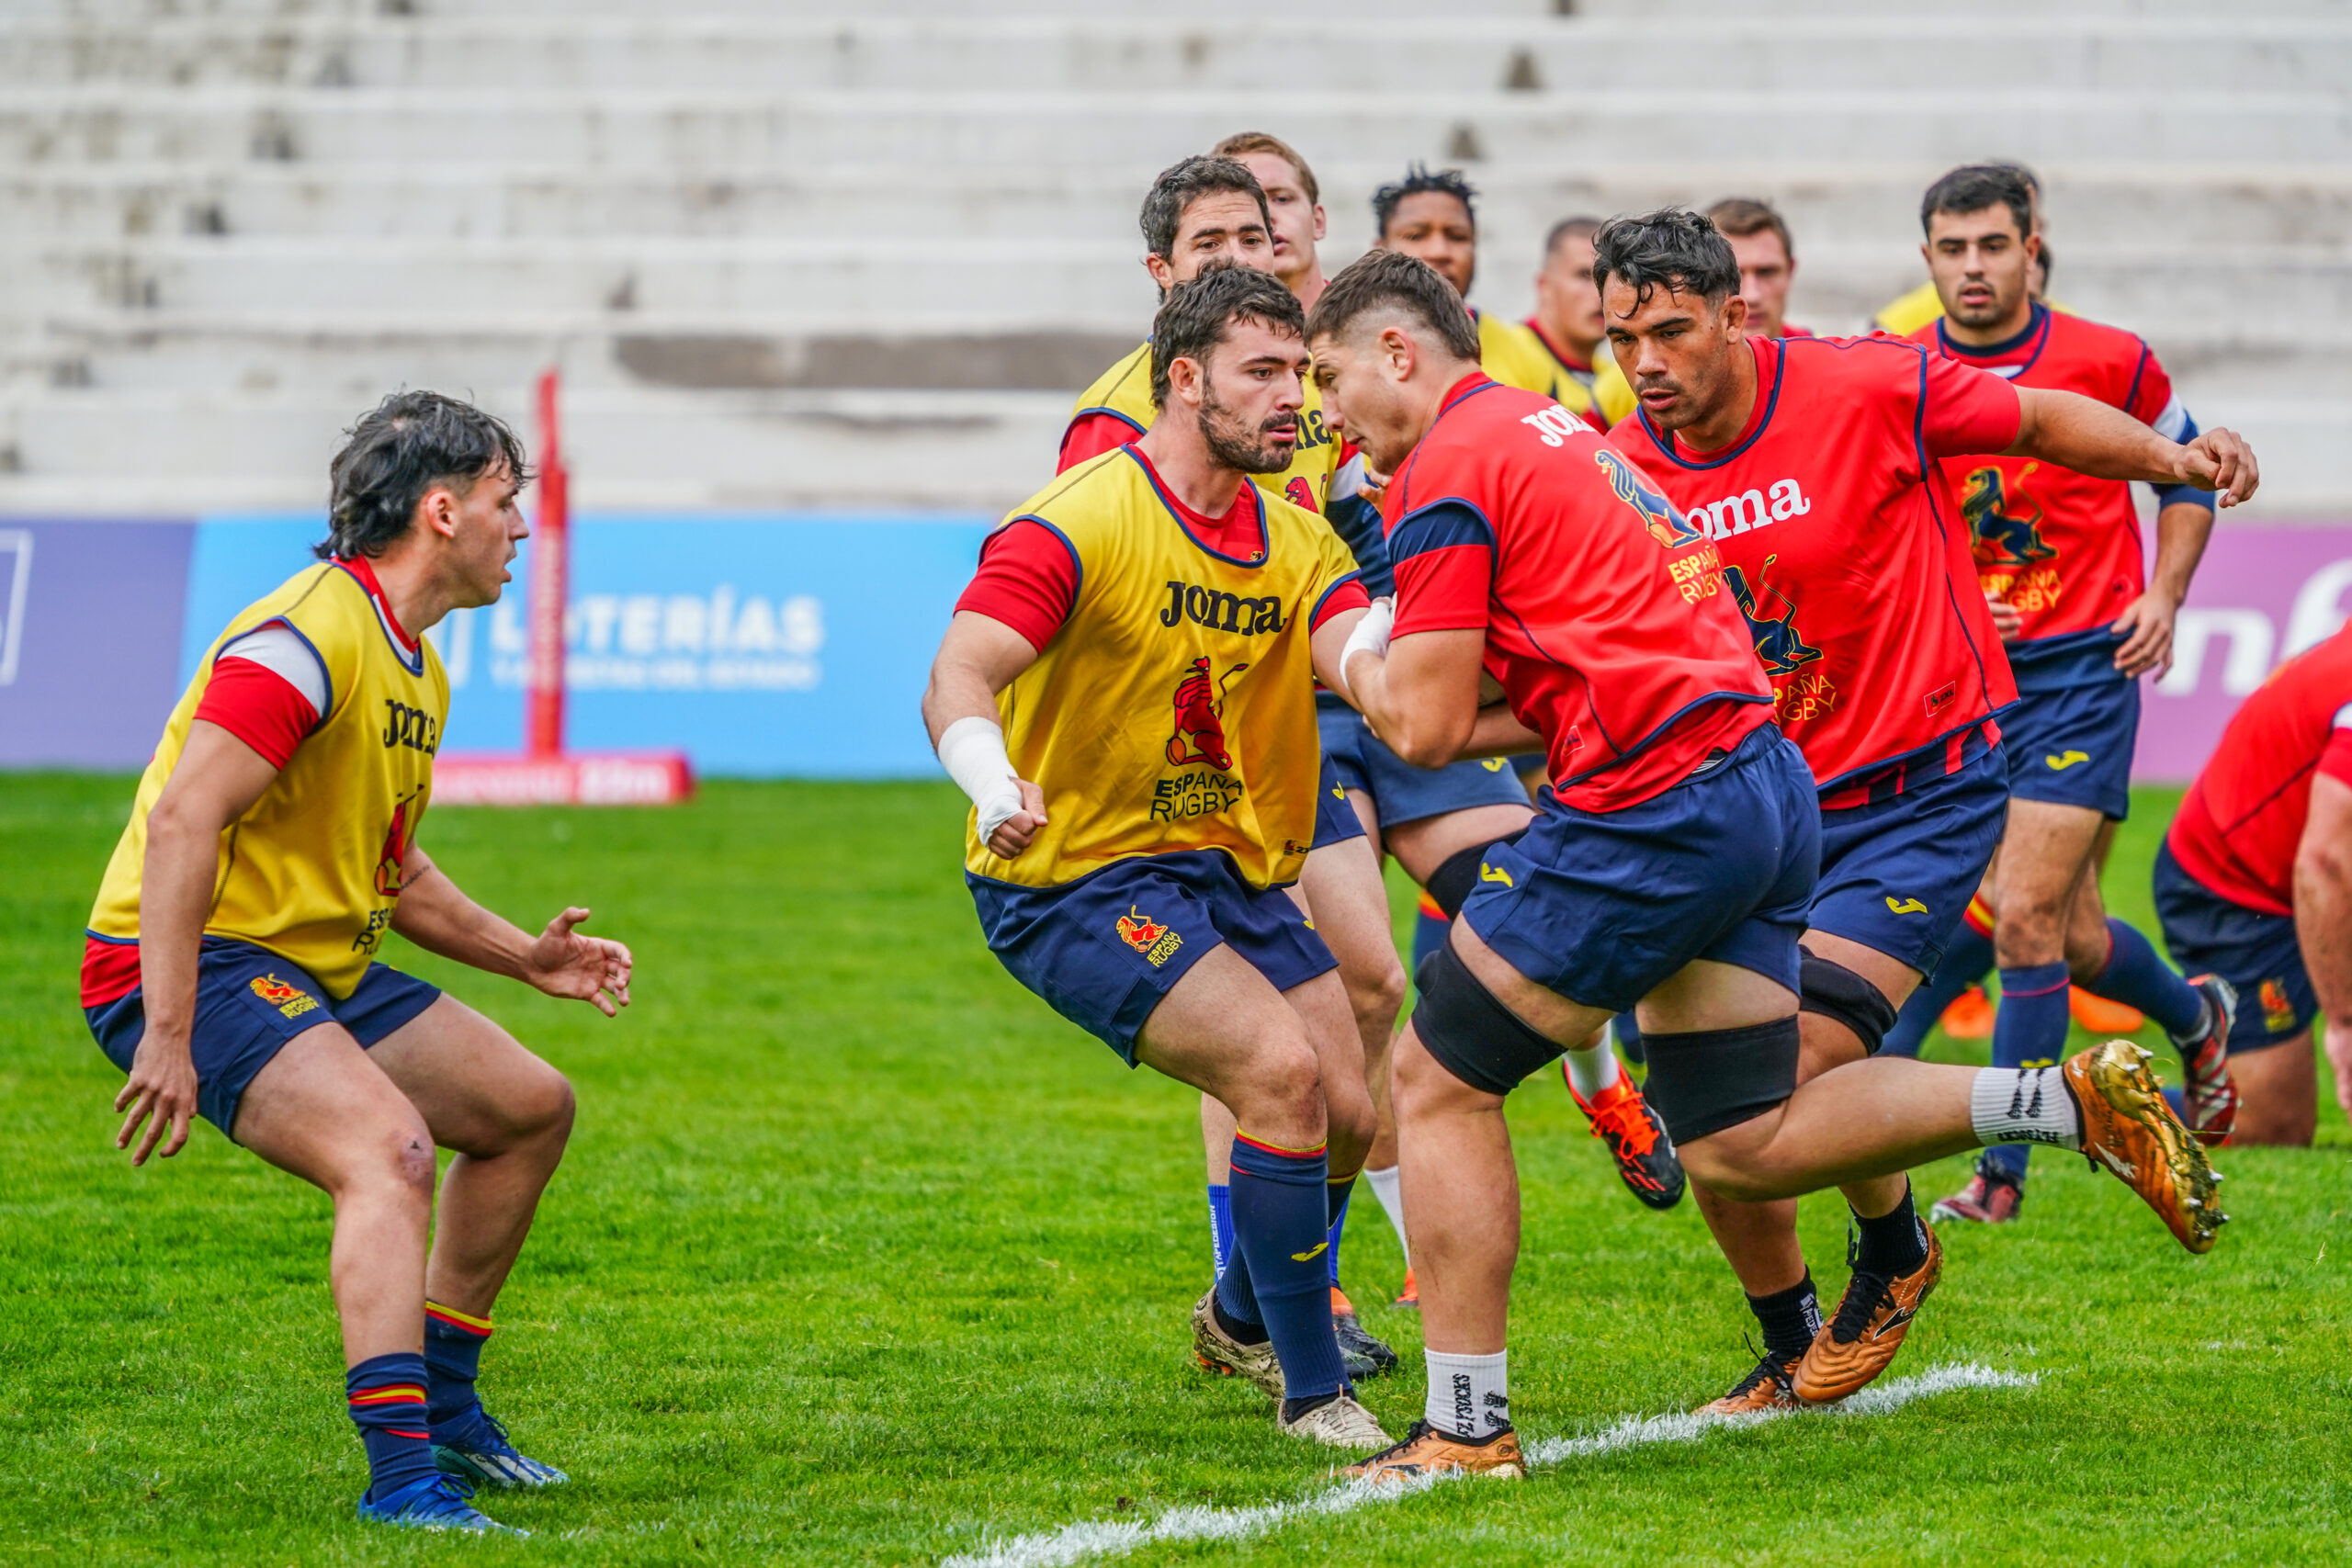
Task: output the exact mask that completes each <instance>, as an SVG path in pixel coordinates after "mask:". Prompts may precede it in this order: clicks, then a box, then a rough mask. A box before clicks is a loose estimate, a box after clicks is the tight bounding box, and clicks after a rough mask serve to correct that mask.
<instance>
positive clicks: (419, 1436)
mask: <svg viewBox="0 0 2352 1568" xmlns="http://www.w3.org/2000/svg"><path fill="white" fill-rule="evenodd" d="M384 1430H385V1431H387V1432H390V1434H391V1435H392V1436H393V1437H395V1438H415V1439H416V1440H417V1441H418V1442H420V1443H429V1442H431V1441H432V1440H433V1434H432V1433H430V1432H403V1431H401V1429H400V1428H399V1427H385V1428H384Z"/></svg>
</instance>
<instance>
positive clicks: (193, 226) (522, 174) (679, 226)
mask: <svg viewBox="0 0 2352 1568" xmlns="http://www.w3.org/2000/svg"><path fill="white" fill-rule="evenodd" d="M1301 151H1302V152H1304V153H1305V154H1306V156H1307V158H1308V159H1309V160H1310V161H1311V162H1313V163H1315V164H1316V172H1317V175H1318V177H1319V178H1320V180H1321V182H1322V186H1323V197H1324V205H1325V207H1326V209H1327V210H1328V211H1329V215H1330V220H1331V237H1330V243H1331V246H1332V249H1333V253H1334V254H1345V253H1346V252H1348V251H1351V250H1352V249H1354V248H1357V247H1360V246H1362V245H1363V244H1364V243H1367V242H1368V241H1369V239H1370V233H1371V223H1370V218H1369V214H1368V211H1367V206H1366V204H1367V202H1368V201H1369V199H1370V196H1371V193H1372V191H1373V189H1374V187H1375V186H1378V185H1379V184H1381V183H1382V182H1383V181H1385V180H1389V179H1394V178H1396V177H1397V175H1398V174H1399V173H1400V172H1401V170H1402V167H1403V165H1402V164H1401V163H1385V164H1373V163H1367V162H1364V161H1363V160H1361V159H1358V158H1352V157H1351V158H1348V159H1345V160H1341V159H1329V160H1326V159H1322V158H1319V157H1318V156H1317V149H1316V148H1314V147H1311V146H1308V147H1303V148H1302V149H1301ZM1160 166H1161V165H1160V164H1159V163H1156V162H1152V161H1148V160H1147V161H1140V162H1133V163H1127V164H1114V165H1106V166H1104V167H1102V168H1096V169H1084V170H1063V169H1055V168H1039V167H1035V166H1015V167H1011V168H1002V169H993V170H989V171H986V172H985V173H971V172H966V171H943V170H941V169H938V168H936V167H933V166H928V165H923V164H875V163H865V162H860V163H852V164H838V165H830V166H827V167H824V168H797V167H796V168H783V169H779V168H774V167H770V166H766V165H763V164H739V165H716V166H710V167H705V168H699V169H696V170H694V171H693V172H692V173H690V174H684V175H681V174H673V173H660V172H654V171H647V170H617V169H598V168H593V167H575V166H571V165H566V164H538V165H526V164H513V165H504V166H500V165H490V166H484V165H482V164H479V163H473V164H468V163H452V164H420V165H413V166H405V167H399V168H385V167H360V168H352V167H334V168H323V167H317V166H306V165H302V164H290V165H289V164H253V163H240V164H231V165H226V166H221V165H209V164H197V165H183V164H172V163H154V164H100V165H88V164H76V165H51V166H48V167H43V168H17V169H14V170H9V171H6V172H0V234H6V233H15V234H19V235H35V234H38V235H40V236H43V237H46V238H48V239H51V240H53V241H91V240H113V239H118V238H130V237H139V236H149V235H153V236H158V237H161V236H166V235H173V234H183V233H185V234H196V235H224V234H225V235H235V236H245V235H255V234H261V235H339V236H343V237H345V238H347V239H350V240H354V241H360V240H382V239H426V238H430V239H444V238H449V239H497V238H510V239H512V238H525V237H539V238H546V239H555V238H562V237H572V236H583V235H600V234H612V233H622V234H644V235H680V236H690V235H737V234H762V233H767V234H790V235H799V236H815V235H826V234H837V235H850V234H854V235H859V236H864V237H867V238H871V239H873V240H876V241H877V242H879V241H894V240H911V239H929V240H933V241H934V242H936V243H938V244H939V245H940V246H941V247H942V254H943V258H944V261H945V263H946V264H947V265H954V264H955V262H956V259H957V256H958V254H959V253H958V251H957V249H956V247H958V246H959V245H962V244H965V243H973V242H978V241H992V240H1019V241H1022V242H1023V243H1029V244H1036V243H1041V242H1043V243H1061V242H1064V241H1070V240H1085V241H1117V242H1119V243H1124V244H1125V245H1127V246H1128V247H1129V249H1130V252H1131V253H1136V254H1139V253H1140V250H1141V244H1140V242H1139V240H1138V239H1137V237H1136V207H1137V204H1138V203H1139V201H1140V200H1141V197H1142V193H1143V191H1144V190H1145V188H1146V187H1147V186H1148V184H1149V182H1150V180H1151V177H1152V175H1154V174H1155V173H1157V172H1158V170H1159V167H1160ZM1948 166H1949V164H1948V163H1946V162H1916V163H1905V164H1862V163H1847V162H1826V163H1820V164H1804V163H1798V162H1793V161H1790V162H1775V163H1770V164H1761V163H1743V162H1739V161H1736V160H1730V161H1707V162H1702V163H1697V164H1667V163H1654V162H1648V161H1640V162H1634V161H1620V162H1616V163H1612V164H1610V165H1608V166H1607V167H1605V168H1575V169H1560V168H1556V167H1546V166H1540V165H1539V166H1523V165H1507V166H1499V167H1498V166H1496V165H1493V164H1478V165H1475V166H1473V167H1472V170H1471V177H1472V179H1473V181H1474V183H1475V184H1476V186H1477V187H1478V192H1479V210H1480V214H1481V220H1482V222H1483V224H1484V226H1485V227H1486V229H1487V231H1488V233H1489V236H1490V238H1491V237H1492V236H1494V235H1498V234H1501V233H1506V232H1517V233H1526V232H1531V231H1532V232H1534V233H1537V234H1539V235H1540V234H1541V233H1542V231H1544V229H1545V228H1546V227H1547V226H1548V225H1549V224H1550V223H1551V222H1552V221H1553V220H1555V219H1556V218H1558V217H1560V216H1562V215H1564V214H1566V213H1570V212H1591V213H1597V214H1601V215H1607V214H1610V213H1615V212H1629V211H1639V210H1644V209H1648V208H1650V207H1654V206H1657V205H1659V204H1661V203H1664V202H1668V201H1682V202H1691V203H1698V204H1704V203H1706V202H1709V201H1712V200H1713V199H1714V198H1715V197H1720V196H1723V195H1724V194H1726V193H1729V192H1734V191H1738V192H1745V193H1750V194H1756V195H1761V196H1765V197H1770V199H1772V200H1773V201H1774V202H1775V203H1776V204H1777V205H1778V206H1779V207H1780V209H1781V212H1782V213H1783V214H1784V215H1786V217H1787V218H1788V220H1789V222H1790V224H1791V226H1792V228H1793V229H1794V231H1795V232H1796V235H1797V243H1798V247H1799V250H1800V252H1801V253H1806V254H1809V252H1810V250H1811V247H1812V245H1813V244H1814V243H1817V242H1819V241H1822V240H1826V239H1836V240H1839V241H1845V242H1852V243H1860V242H1862V241H1865V240H1868V241H1872V242H1876V243H1885V244H1887V245H1889V246H1891V247H1894V248H1898V249H1905V250H1907V249H1908V248H1910V247H1911V246H1913V245H1916V243H1917V233H1918V229H1917V218H1916V216H1915V214H1916V213H1917V209H1918V200H1919V195H1920V193H1921V192H1922V191H1923V190H1924V189H1925V188H1926V186H1928V182H1929V181H1931V180H1932V179H1934V178H1935V176H1936V175H1939V174H1940V173H1941V172H1942V171H1943V169H1944V168H1946V167H1948ZM2039 172H2040V173H2041V178H2042V180H2043V184H2044V187H2045V189H2046V190H2047V191H2048V193H2049V202H2048V206H2049V219H2050V224H2051V231H2052V239H2053V242H2054V243H2055V244H2056V245H2057V247H2058V248H2059V249H2060V250H2061V251H2062V253H2063V251H2064V249H2065V248H2066V247H2067V245H2068V243H2069V239H2070V237H2072V236H2075V235H2081V236H2084V237H2086V238H2087V237H2092V236H2096V237H2097V238H2098V239H2099V240H2100V241H2101V242H2102V243H2109V244H2117V245H2120V244H2124V243H2144V244H2147V245H2149V246H2151V247H2161V248H2165V249H2173V248H2177V247H2179V246H2181V245H2182V244H2184V243H2191V242H2190V240H2189V239H2188V238H2187V237H2195V236H2204V235H2213V236H2217V237H2224V238H2226V239H2227V240H2228V241H2229V243H2231V244H2233V245H2236V246H2246V245H2257V244H2313V243H2335V244H2342V243H2352V168H2346V167H2344V166H2334V167H2322V166H2316V165H2312V164H2217V163H2188V164H2183V163H2163V164H2137V163H2123V164H2118V163H2089V162H2084V163H2073V162H2068V163H2055V164H2051V163H2045V164H2041V165H2040V171H2039ZM1499 248H1500V247H1499V245H1498V246H1497V249H1498V250H1499ZM1489 265H1490V267H1491V266H1493V265H1497V263H1496V262H1495V261H1494V260H1490V262H1489ZM1500 265H1505V266H1507V267H1508V268H1509V269H1510V270H1513V271H1516V270H1519V269H1520V268H1521V265H1527V266H1532V258H1521V257H1518V256H1515V255H1514V256H1512V257H1511V258H1510V260H1508V261H1507V262H1502V263H1501V264H1500Z"/></svg>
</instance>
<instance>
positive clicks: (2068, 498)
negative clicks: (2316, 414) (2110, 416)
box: [1912, 305, 2188, 685]
mask: <svg viewBox="0 0 2352 1568" xmlns="http://www.w3.org/2000/svg"><path fill="white" fill-rule="evenodd" d="M1945 326H1946V323H1945V322H1944V321H1941V320H1940V319H1939V320H1937V321H1930V322H1928V324H1927V325H1926V326H1924V327H1921V328H1920V329H1919V330H1918V331H1917V332H1916V333H1913V334H1912V341H1913V342H1915V343H1919V344H1926V345H1927V346H1928V348H1929V349H1930V350H1931V351H1933V352H1938V353H1940V354H1942V355H1945V356H1947V357H1949V358H1951V359H1956V360H1959V361H1960V362H1962V364H1966V365H1973V366H1975V367H1977V368H1978V369H1981V370H1989V371H1991V372H1993V373H1994V374H1995V375H1996V376H1999V377H2001V378H2003V379H2004V380H2006V381H2007V382H2008V383H2009V384H2010V385H2011V386H2016V387H2038V388H2045V389H2051V390H2054V391H2064V392H2079V393H2081V394H2082V395H2083V396H2084V397H2086V398H2093V399H2096V400H2098V401H2099V402H2102V403H2105V404H2107V405H2108V406H2109V408H2117V409H2121V410H2122V411H2123V412H2125V413H2128V414H2130V415H2131V417H2132V418H2134V419H2136V420H2138V421H2139V422H2140V423H2143V424H2148V425H2154V426H2155V427H2156V428H2157V429H2158V430H2161V431H2163V432H2164V433H2165V434H2166V435H2167V436H2170V437H2173V438H2176V439H2177V438H2178V436H2179V434H2181V433H2182V432H2183V431H2184V430H2186V429H2187V428H2188V412H2187V411H2186V410H2184V409H2182V408H2181V406H2180V402H2179V400H2178V399H2177V398H2175V397H2174V396H2173V390H2172V378H2171V377H2169V376H2167V375H2165V367H2163V365H2161V364H2159V363H2158V362H2157V360H2156V356H2155V355H2154V354H2152V353H2150V352H2149V349H2148V345H2147V344H2144V343H2143V342H2141V341H2140V340H2139V338H2137V337H2135V336H2133V335H2132V334H2131V333H2127V332H2124V331H2122V330H2121V329H2120V328H2118V327H2108V326H2101V325H2100V324H2099V323H2098V322H2097V321H2085V320H2084V319H2083V318H2082V317H2080V316H2070V315H2064V314H2061V313H2060V312H2058V311H2056V310H2051V309H2050V308H2049V307H2048V306H2046V305H2036V306H2034V307H2033V315H2032V319H2031V321H2030V322H2029V324H2028V325H2027V327H2026V330H2025V331H2024V332H2022V333H2018V335H2017V336H2016V337H2014V338H2011V339H2009V340H2008V341H2007V343H1998V344H1988V345H1986V346H1985V347H1982V348H1978V347H1973V346H1971V345H1970V344H1962V343H1954V342H1953V341H1952V339H1951V334H1950V333H1947V332H1946V331H1945ZM1944 477H1945V478H1946V479H1948V480H1950V481H1951V489H1952V493H1953V494H1954V495H1955V496H1957V497H1959V498H1960V513H1961V516H1962V519H1963V520H1964V521H1965V522H1966V523H1967V525H1968V530H1969V536H1970V538H1971V540H1972V541H1973V545H1974V548H1975V558H1976V572H1977V577H1978V580H1979V581H1980V582H1981V584H1982V585H1983V587H1984V590H1985V592H1987V593H1992V594H1995V595H1996V596H1998V597H2000V598H2002V599H2006V600H2007V602H2008V603H2009V604H2011V605H2013V606H2015V607H2016V609H2017V611H2018V615H2020V616H2022V617H2023V620H2024V625H2023V626H2022V628H2021V629H2020V630H2019V632H2018V641H2017V643H2015V644H2012V645H2011V647H2010V649H2009V651H2010V656H2011V658H2012V659H2014V660H2016V661H2017V663H2018V682H2019V684H2020V685H2028V684H2030V682H2029V680H2028V677H2027V670H2028V668H2029V667H2030V666H2031V665H2033V664H2034V663H2036V662H2037V661H2038V660H2037V659H2036V655H2035V652H2034V650H2032V649H2029V648H2028V647H2026V646H2024V645H2027V644H2030V643H2034V642H2038V641H2041V639H2043V638H2047V637H2065V636H2069V635H2073V634H2080V633H2086V632H2098V633H2101V634H2104V633H2105V632H2106V630H2107V627H2108V626H2109V624H2110V623H2112V622H2113V621H2114V619H2115V618H2116V616H2118V615H2121V614H2122V613H2123V610H2124V608H2125V606H2127V605H2129V604H2131V601H2133V600H2134V599H2137V598H2138V597H2139V596H2140V595H2141V593H2142V592H2144V591H2145V589H2146V587H2147V575H2146V565H2145V560H2144V558H2143V551H2142V547H2141V544H2140V518H2139V513H2137V512H2135V511H2134V510H2133V509H2132V506H2131V486H2130V485H2128V484H2126V483H2125V482H2124V481H2123V480H2121V479H2092V478H2089V477H2088V476H2087V475H2084V474H2078V473H2075V471H2074V470H2073V469H2071V468H2057V467H2054V466H2052V465H2051V464H2049V463H2044V462H2042V461H2041V460H2039V459H2038V458H2033V457H1999V456H1996V455H1993V456H1986V455H1980V456H1962V457H1947V458H1945V459H1944ZM2086 640H2087V641H2090V642H2092V643H2100V642H2104V641H2111V640H2112V639H2111V638H2106V637H2092V638H2088V639H2086ZM2097 651H2098V653H2100V654H2103V655H2106V654H2111V652H2112V649H2108V648H2103V647H2102V648H2099V649H2097ZM2090 672H2091V673H2092V674H2093V675H2094V676H2095V677H2097V676H2103V677H2104V678H2105V679H2109V680H2120V679H2121V677H2120V675H2117V674H2116V673H2115V671H2114V666H2113V660H2112V658H2111V657H2102V658H2098V659H2095V660H2091V661H2090ZM2069 683H2072V682H2069Z"/></svg>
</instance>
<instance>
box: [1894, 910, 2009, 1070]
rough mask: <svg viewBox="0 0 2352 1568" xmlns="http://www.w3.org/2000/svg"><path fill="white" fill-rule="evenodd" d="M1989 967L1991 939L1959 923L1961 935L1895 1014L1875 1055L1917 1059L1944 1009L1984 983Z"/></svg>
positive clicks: (1991, 949)
mask: <svg viewBox="0 0 2352 1568" xmlns="http://www.w3.org/2000/svg"><path fill="white" fill-rule="evenodd" d="M1992 967H1993V939H1992V938H1991V937H1988V936H1986V935H1985V934H1984V933H1983V932H1982V931H1978V930H1977V929H1976V928H1975V927H1974V926H1972V925H1969V924H1967V923H1966V922H1965V921H1963V922H1962V925H1961V928H1960V934H1959V935H1958V936H1956V937H1954V938H1953V939H1952V942H1951V946H1950V947H1947V948H1945V949H1944V956H1943V962H1942V963H1940V964H1937V965H1936V972H1935V973H1934V974H1932V975H1930V976H1928V978H1927V981H1926V983H1924V984H1923V985H1921V986H1920V987H1919V988H1918V989H1917V990H1916V991H1914V992H1912V993H1911V996H1910V998H1909V999H1908V1000H1906V1001H1905V1002H1904V1004H1903V1010H1902V1011H1900V1012H1898V1013H1896V1014H1895V1015H1894V1028H1893V1029H1890V1030H1888V1031H1887V1032H1886V1039H1885V1041H1884V1042H1883V1043H1882V1044H1881V1045H1880V1046H1879V1048H1878V1054H1879V1055H1882V1056H1917V1055H1918V1054H1919V1047H1920V1045H1921V1044H1923V1043H1925V1042H1926V1040H1927V1038H1928V1030H1930V1029H1933V1028H1934V1027H1935V1026H1936V1020H1938V1019H1939V1018H1941V1017H1943V1015H1944V1009H1946V1008H1948V1007H1950V1006H1951V1004H1952V1003H1954V1002H1956V1001H1958V1000H1959V999H1960V995H1961V993H1962V991H1965V990H1967V989H1968V987H1971V986H1973V985H1975V984H1977V983H1978V982H1979V981H1981V980H1983V979H1984V978H1985V974H1986V972H1987V971H1989V970H1990V969H1991V968H1992Z"/></svg>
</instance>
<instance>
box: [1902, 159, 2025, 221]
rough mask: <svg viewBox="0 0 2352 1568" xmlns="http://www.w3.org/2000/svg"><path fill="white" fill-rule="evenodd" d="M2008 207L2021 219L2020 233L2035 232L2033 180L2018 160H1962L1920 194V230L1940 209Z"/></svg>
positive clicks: (1945, 210) (2013, 215)
mask: <svg viewBox="0 0 2352 1568" xmlns="http://www.w3.org/2000/svg"><path fill="white" fill-rule="evenodd" d="M1988 207H2006V208H2007V209H2009V215H2010V216H2011V217H2013V218H2015V219H2016V220H2018V238H2019V239H2023V238H2024V237H2025V236H2026V235H2028V234H2030V233H2032V232H2033V182H2032V181H2031V180H2030V179H2029V178H2028V177H2027V176H2026V174H2025V172H2024V171H2023V170H2022V169H2019V168H2018V166H2017V165H2016V164H1962V165H1961V166H1960V167H1959V168H1957V169H1954V170H1952V171H1951V173H1950V174H1947V175H1944V177H1943V178H1941V179H1939V180H1938V181H1937V182H1936V183H1935V184H1933V185H1931V186H1928V194H1927V195H1926V196H1924V197H1920V198H1919V231H1920V232H1921V233H1923V234H1924V233H1926V232H1927V231H1928V225H1929V224H1930V223H1931V222H1932V221H1933V220H1934V218H1935V216H1936V214H1937V213H1939V212H1954V213H1957V212H1982V211H1984V210H1985V209H1986V208H1988Z"/></svg>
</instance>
